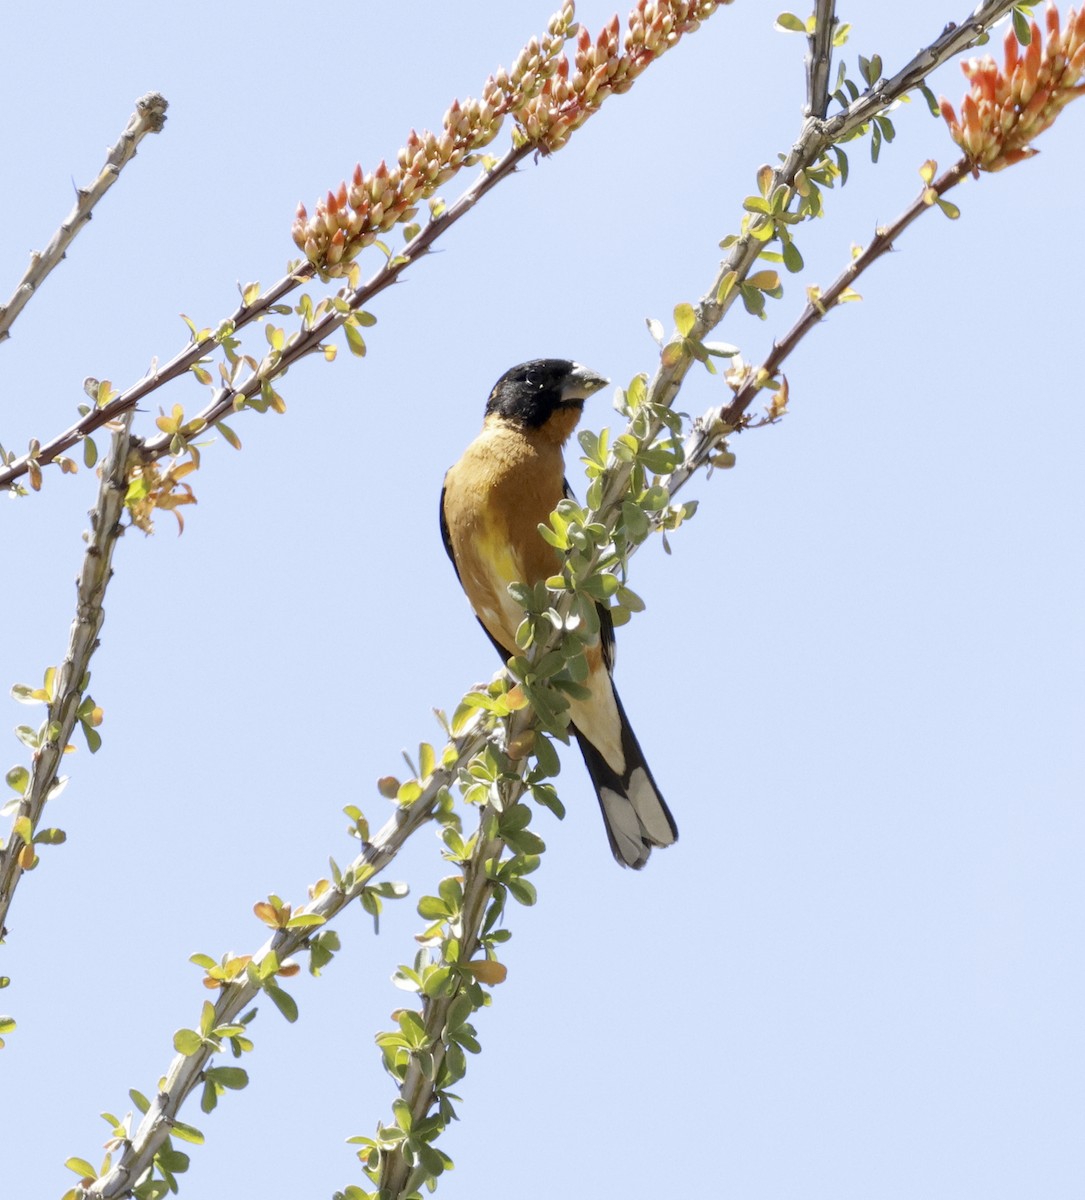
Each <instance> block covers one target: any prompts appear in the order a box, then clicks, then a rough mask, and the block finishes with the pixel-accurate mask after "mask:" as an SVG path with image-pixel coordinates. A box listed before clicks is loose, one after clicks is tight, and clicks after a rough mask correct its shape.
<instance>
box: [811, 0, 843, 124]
mask: <svg viewBox="0 0 1085 1200" xmlns="http://www.w3.org/2000/svg"><path fill="white" fill-rule="evenodd" d="M835 30H836V0H817V6H816V7H815V9H814V32H813V33H811V34H810V35H809V39H808V41H809V48H808V50H807V53H806V116H807V117H816V118H818V119H820V120H823V119H824V117H825V110H826V109H827V108H828V106H829V75H830V71H831V70H832V56H833V33H834V31H835Z"/></svg>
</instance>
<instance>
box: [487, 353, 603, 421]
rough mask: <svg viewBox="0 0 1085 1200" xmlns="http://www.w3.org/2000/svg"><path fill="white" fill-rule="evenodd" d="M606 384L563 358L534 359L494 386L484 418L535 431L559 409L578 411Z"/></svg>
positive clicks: (503, 376)
mask: <svg viewBox="0 0 1085 1200" xmlns="http://www.w3.org/2000/svg"><path fill="white" fill-rule="evenodd" d="M608 382H609V381H608V380H606V379H604V378H603V377H602V375H597V374H596V373H595V372H594V371H589V370H588V368H587V367H582V366H581V365H580V363H575V362H570V361H569V360H568V359H567V358H535V359H532V360H531V362H526V363H521V364H520V365H519V366H518V367H513V368H512V370H511V371H506V372H505V374H504V375H502V376H501V378H500V379H499V380H498V381H497V383H495V384H494V389H493V391H492V392H491V393H490V398H489V400H487V401H486V416H488V417H491V416H495V415H496V416H499V417H501V418H502V419H503V420H506V421H512V422H514V423H515V424H517V425H524V426H526V427H527V428H529V429H539V428H541V427H542V426H543V425H545V424H546V422H547V421H548V420H549V419H550V418H551V417H552V416H553V415H554V413H555V412H557V411H558V410H559V409H574V408H575V409H576V410H577V411H579V410H580V409H582V408H583V407H584V401H585V400H586V399H587V398H588V397H589V396H590V395H591V394H592V393H593V392H597V391H598V390H599V389H600V388H602V387H606V385H607V383H608ZM575 423H576V422H575V420H574V421H573V422H572V424H574V425H575ZM570 427H571V426H570Z"/></svg>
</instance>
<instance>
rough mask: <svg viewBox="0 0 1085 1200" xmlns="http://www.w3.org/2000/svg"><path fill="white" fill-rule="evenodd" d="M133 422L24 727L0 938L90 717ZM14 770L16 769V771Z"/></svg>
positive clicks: (109, 462)
mask: <svg viewBox="0 0 1085 1200" xmlns="http://www.w3.org/2000/svg"><path fill="white" fill-rule="evenodd" d="M131 422H132V417H131V415H130V414H129V415H128V416H126V417H124V418H123V420H122V421H121V424H120V428H119V429H118V430H117V431H116V432H115V433H114V434H113V442H112V446H111V448H110V452H109V456H108V458H107V459H106V461H105V463H104V464H103V465H102V472H101V483H100V485H99V488H98V500H97V502H96V503H95V506H94V508H93V509H92V510H91V513H90V522H91V532H90V541H89V543H88V545H87V550H86V553H85V554H84V556H83V566H82V569H81V571H80V573H79V579H78V581H77V584H76V606H75V620H74V621H73V622H72V629H71V637H70V639H69V643H68V654H67V657H66V658H65V659H64V662H63V663H62V664H61V666H60V668H59V670H58V671H57V672H56V674H55V676H53V678H52V681H51V682H50V681H49V680H48V679H47V682H46V692H47V693H49V694H48V695H45V696H43V697H42V698H43V699H47V700H48V705H49V707H48V711H47V713H46V717H45V721H44V722H43V723H42V725H41V728H40V729H38V730H36V731H35V730H25V731H24V740H26V741H27V742H28V744H32V745H33V748H34V756H33V760H32V763H31V767H30V771H29V773H25V772H24V773H23V774H22V776H21V778H19V781H18V784H17V785H15V786H16V790H17V791H19V792H21V794H22V799H21V800H20V801H19V802H18V808H17V810H16V816H15V822H14V826H13V832H12V835H11V837H10V838H9V839H8V841H7V844H6V845H5V846H4V848H3V850H0V939H2V937H3V935H4V933H5V932H6V931H5V929H4V922H5V919H6V917H7V913H8V909H9V908H10V906H11V899H12V896H13V894H14V892H15V888H16V886H17V885H18V882H19V880H20V879H21V878H22V875H23V872H24V871H27V870H30V869H31V868H32V867H33V866H34V865H35V864H36V862H37V856H36V855H35V853H34V840H35V834H36V833H37V827H38V823H39V821H40V820H41V814H42V809H43V808H44V807H45V803H46V801H47V800H48V799H49V798H50V797H51V796H52V795H55V794H56V791H57V789H58V787H60V786H62V785H63V782H64V781H63V780H61V779H58V778H57V769H58V767H59V766H60V760H61V758H62V757H63V755H64V748H65V746H67V745H68V743H69V741H70V740H71V736H72V732H73V731H74V729H75V724H76V721H78V720H89V717H87V716H85V715H83V714H82V713H81V706H82V703H83V696H84V694H85V692H86V689H87V683H88V680H89V675H88V668H89V666H90V660H91V657H92V655H93V654H94V651H95V650H96V649H97V648H98V634H99V633H100V632H101V628H102V622H103V621H104V620H105V612H104V610H103V608H102V601H103V600H104V598H105V589H106V586H107V584H108V583H109V579H110V576H111V575H112V574H113V568H112V562H113V551H114V548H115V547H116V544H117V539H118V538H119V537H120V536H121V533H122V532H123V530H122V528H121V523H120V522H121V514H122V513H123V512H124V497H125V492H126V491H127V486H128V485H127V483H126V476H127V472H128V466H129V462H128V459H129V450H130V446H131V441H132V438H131V433H130V426H131ZM19 770H20V769H19V768H16V772H18V771H19ZM9 782H10V778H9ZM20 785H21V786H20ZM47 832H48V831H47Z"/></svg>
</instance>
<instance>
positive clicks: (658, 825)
mask: <svg viewBox="0 0 1085 1200" xmlns="http://www.w3.org/2000/svg"><path fill="white" fill-rule="evenodd" d="M629 802H630V804H631V805H632V807H633V810H634V811H635V812H636V814H637V819H638V821H639V822H640V824H641V825H642V826H643V828H644V832H645V833H646V834H647V835H648V840H649V841H650V842H651V843H652V844H653V845H655V846H669V845H670V844H671V843H672V842H673V841H674V840H675V838H674V831H673V830H672V829H671V823H670V821H668V820H667V814H666V812H665V811H664V809H663V803H662V801H661V800H660V798H659V793H658V792H657V791H656V790H655V788H654V787H652V781H651V780H650V779H649V778H648V773H647V771H645V769H644V768H643V767H636V768H635V769H634V771H633V774H632V775H630V776H629Z"/></svg>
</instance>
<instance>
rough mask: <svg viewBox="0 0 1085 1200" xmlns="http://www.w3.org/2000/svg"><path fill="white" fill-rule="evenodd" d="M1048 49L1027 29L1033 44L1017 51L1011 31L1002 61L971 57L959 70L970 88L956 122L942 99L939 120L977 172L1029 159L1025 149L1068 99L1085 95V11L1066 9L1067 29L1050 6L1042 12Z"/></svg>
mask: <svg viewBox="0 0 1085 1200" xmlns="http://www.w3.org/2000/svg"><path fill="white" fill-rule="evenodd" d="M1045 24H1046V25H1047V44H1046V45H1043V44H1042V41H1041V37H1040V29H1039V26H1037V25H1036V23H1035V22H1033V24H1032V40H1031V42H1030V43H1029V45H1028V46H1027V47H1023V48H1022V47H1021V46H1020V44H1019V43H1018V40H1017V37H1016V35H1015V34H1014V31H1013V29H1012V28H1011V29H1010V30H1009V32H1008V33H1007V34H1006V62H1005V66H1003V67H999V65H998V64H997V63H996V62H995V60H994V59H993V58H990V57H987V58H970V59H969V60H968V61H967V62H964V63H962V64H961V69H962V70H963V71H964V73H965V75H966V76H967V77H968V79H969V82H970V83H971V84H972V88H971V91H970V92H969V94H968V95H967V96H965V98H964V100H963V101H962V102H961V117H960V120H958V119H957V114H956V112H955V111H954V109H953V105H952V104H950V102H949V101H948V100H946V99H945V98H944V97H943V99H942V116H943V117H944V118H945V119H946V122H947V124H948V125H949V132H950V136H951V137H952V138H953V140H954V141H955V142H956V143H957V145H958V146H960V147H961V149H962V150H963V151H964V152H965V154H967V155H968V157H969V158H970V159H971V160H972V163H973V166H974V168H975V170H977V171H1001V170H1002V168H1003V167H1008V166H1011V165H1012V164H1013V163H1016V162H1020V161H1021V160H1022V159H1023V158H1031V157H1032V155H1034V154H1035V153H1036V151H1035V150H1033V149H1032V147H1031V145H1030V144H1029V143H1030V142H1032V140H1033V139H1034V138H1036V137H1037V136H1039V134H1041V133H1043V131H1044V130H1045V129H1046V128H1047V127H1048V126H1049V125H1051V124H1052V122H1053V121H1054V120H1055V118H1056V117H1057V116H1058V115H1059V113H1060V112H1061V111H1062V110H1063V109H1064V108H1065V107H1066V105H1067V104H1069V103H1070V101H1071V100H1074V99H1076V98H1077V97H1078V96H1081V95H1083V94H1085V84H1081V83H1079V82H1078V81H1079V80H1080V79H1081V77H1082V75H1083V74H1085V8H1083V9H1082V10H1081V12H1075V11H1074V10H1073V9H1072V8H1071V9H1070V11H1069V13H1068V15H1067V19H1066V27H1065V28H1064V29H1063V28H1060V21H1059V11H1058V9H1057V8H1056V7H1055V5H1054V4H1049V5H1048V7H1047V12H1046V13H1045Z"/></svg>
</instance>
